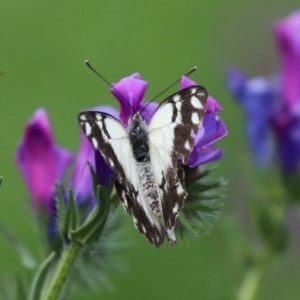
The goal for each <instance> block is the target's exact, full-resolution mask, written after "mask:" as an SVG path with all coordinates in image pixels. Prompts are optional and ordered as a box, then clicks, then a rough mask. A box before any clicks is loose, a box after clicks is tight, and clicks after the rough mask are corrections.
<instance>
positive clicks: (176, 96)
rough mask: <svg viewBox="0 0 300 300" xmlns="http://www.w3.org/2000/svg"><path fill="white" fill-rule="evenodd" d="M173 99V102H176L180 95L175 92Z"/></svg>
mask: <svg viewBox="0 0 300 300" xmlns="http://www.w3.org/2000/svg"><path fill="white" fill-rule="evenodd" d="M173 100H174V102H178V101H180V100H181V96H180V95H178V94H176V95H175V96H174V98H173Z"/></svg>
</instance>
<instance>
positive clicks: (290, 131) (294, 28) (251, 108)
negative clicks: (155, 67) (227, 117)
mask: <svg viewBox="0 0 300 300" xmlns="http://www.w3.org/2000/svg"><path fill="white" fill-rule="evenodd" d="M273 31H274V36H275V41H276V43H277V46H278V50H279V56H280V64H281V72H280V74H279V75H278V76H274V77H271V78H265V77H262V76H261V77H255V78H247V77H246V75H245V74H244V73H243V72H242V71H241V70H239V69H231V70H229V72H228V86H229V89H230V90H231V92H232V94H233V95H234V97H235V98H236V99H237V101H238V102H239V104H240V106H241V107H242V109H243V111H244V114H245V119H246V129H247V136H248V139H249V142H250V146H251V148H252V150H253V152H254V154H255V156H256V157H257V159H258V161H259V163H261V164H264V165H267V164H268V163H270V161H271V156H272V151H273V149H274V148H275V147H276V149H277V151H276V155H277V158H276V159H277V160H278V162H279V165H280V168H281V169H282V171H283V173H287V174H288V173H289V174H290V173H294V172H296V171H297V170H298V168H299V164H300V35H299V32H300V11H299V12H294V13H293V14H291V15H289V16H288V17H287V18H286V19H284V20H282V21H280V22H277V23H276V24H275V25H274V28H273ZM271 133H273V136H274V137H275V138H274V140H275V141H276V146H274V145H273V140H272V137H271Z"/></svg>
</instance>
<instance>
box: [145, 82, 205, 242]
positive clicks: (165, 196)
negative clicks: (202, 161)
mask: <svg viewBox="0 0 300 300" xmlns="http://www.w3.org/2000/svg"><path fill="white" fill-rule="evenodd" d="M206 101H207V92H206V90H205V88H203V87H201V86H192V87H189V88H186V89H184V90H181V91H179V92H177V93H175V94H174V95H172V96H170V97H168V98H167V99H166V100H165V101H163V102H162V103H161V104H160V106H159V107H158V109H157V111H156V112H155V114H154V115H153V117H152V119H151V121H150V124H149V145H150V157H151V163H152V165H153V170H154V174H155V176H156V179H157V182H158V186H159V188H160V194H161V202H162V208H163V217H164V223H165V226H166V234H167V237H168V239H169V241H170V242H171V243H172V236H173V231H174V226H175V223H176V219H177V216H178V213H179V211H180V210H181V208H182V206H183V204H184V199H185V198H186V192H185V190H184V187H183V183H182V182H181V181H182V180H180V176H178V172H180V170H178V163H179V161H180V162H181V163H183V164H187V163H188V160H189V156H190V153H191V151H192V149H193V146H194V137H195V135H196V133H197V131H198V129H199V126H201V124H202V122H203V116H204V113H205V109H206Z"/></svg>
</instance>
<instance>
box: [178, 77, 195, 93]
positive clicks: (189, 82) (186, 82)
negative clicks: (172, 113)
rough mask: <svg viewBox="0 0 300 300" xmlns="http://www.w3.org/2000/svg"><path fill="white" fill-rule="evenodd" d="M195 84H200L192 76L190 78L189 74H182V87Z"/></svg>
mask: <svg viewBox="0 0 300 300" xmlns="http://www.w3.org/2000/svg"><path fill="white" fill-rule="evenodd" d="M193 85H198V83H197V82H196V81H194V80H192V79H190V78H188V77H187V76H182V77H181V80H180V89H181V90H183V89H186V88H188V87H190V86H193Z"/></svg>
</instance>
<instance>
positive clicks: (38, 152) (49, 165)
mask: <svg viewBox="0 0 300 300" xmlns="http://www.w3.org/2000/svg"><path fill="white" fill-rule="evenodd" d="M72 159H73V156H72V154H71V152H70V151H68V150H66V149H64V148H61V147H60V146H58V145H56V144H55V140H54V136H53V133H52V130H51V126H50V122H49V119H48V115H47V113H46V111H45V109H43V108H40V109H38V110H36V112H35V113H34V115H33V117H32V118H31V119H30V120H29V121H28V123H27V125H26V127H25V130H24V134H23V140H22V141H21V143H20V144H19V146H18V149H17V153H16V162H17V165H18V167H19V168H20V170H21V172H22V175H23V177H24V179H25V181H26V183H27V186H28V188H29V191H30V193H31V198H32V202H33V206H34V208H35V209H36V210H40V209H42V208H44V209H46V210H47V211H48V212H51V210H52V199H53V195H54V190H55V183H56V182H60V181H61V180H62V178H63V175H64V173H65V171H66V169H67V168H68V167H69V166H70V164H71V162H72Z"/></svg>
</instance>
